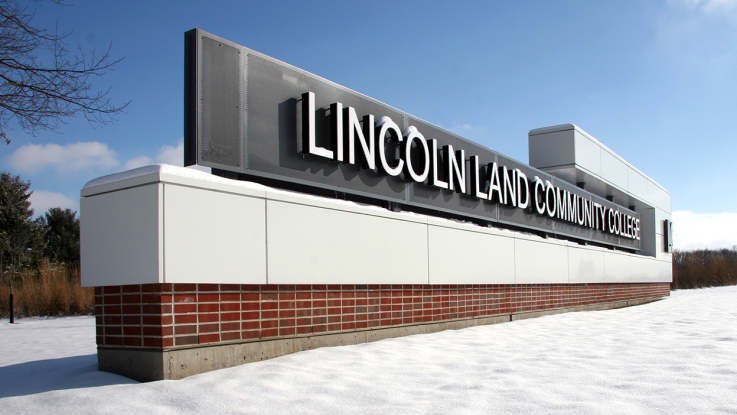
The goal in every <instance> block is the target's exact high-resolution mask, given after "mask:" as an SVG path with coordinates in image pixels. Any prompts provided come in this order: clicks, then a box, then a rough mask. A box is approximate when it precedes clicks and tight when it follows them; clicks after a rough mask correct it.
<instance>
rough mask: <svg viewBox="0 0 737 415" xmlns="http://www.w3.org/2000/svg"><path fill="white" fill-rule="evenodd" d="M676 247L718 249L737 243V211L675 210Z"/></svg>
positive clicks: (674, 234) (674, 240)
mask: <svg viewBox="0 0 737 415" xmlns="http://www.w3.org/2000/svg"><path fill="white" fill-rule="evenodd" d="M673 244H674V245H675V248H676V249H681V250H692V249H704V248H709V249H717V248H732V247H733V246H735V245H737V213H730V212H724V213H693V212H689V211H685V210H677V211H675V212H673Z"/></svg>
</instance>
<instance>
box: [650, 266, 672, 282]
mask: <svg viewBox="0 0 737 415" xmlns="http://www.w3.org/2000/svg"><path fill="white" fill-rule="evenodd" d="M650 267H651V269H652V273H653V278H654V281H657V282H671V281H673V265H672V264H671V262H669V261H650Z"/></svg>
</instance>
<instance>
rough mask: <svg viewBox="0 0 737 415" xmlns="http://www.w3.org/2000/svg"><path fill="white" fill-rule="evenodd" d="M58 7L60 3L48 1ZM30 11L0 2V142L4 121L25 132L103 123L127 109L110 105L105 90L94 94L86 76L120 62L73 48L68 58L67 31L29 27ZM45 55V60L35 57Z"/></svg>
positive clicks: (11, 1)
mask: <svg viewBox="0 0 737 415" xmlns="http://www.w3.org/2000/svg"><path fill="white" fill-rule="evenodd" d="M52 2H54V3H57V4H62V3H61V0H56V1H54V0H52ZM34 16H35V11H29V10H28V8H27V7H25V6H21V5H20V4H19V3H18V2H17V1H14V0H0V140H4V141H5V143H6V144H9V143H10V139H9V138H8V137H7V136H6V130H7V129H9V126H8V123H9V122H10V121H11V120H15V121H16V122H17V123H18V125H19V126H20V127H21V128H23V129H24V130H25V131H27V132H30V133H31V134H34V135H35V133H36V132H38V131H40V130H52V131H55V130H57V129H58V128H59V126H60V125H61V124H65V118H68V117H73V116H76V115H79V114H82V115H83V116H84V117H85V118H86V119H87V120H88V121H89V122H91V123H96V124H99V125H105V124H107V123H109V122H111V121H114V120H115V119H114V118H113V117H114V116H115V115H116V114H119V113H121V112H122V111H123V109H124V108H125V107H126V106H127V105H128V103H124V104H122V105H119V106H116V105H113V104H112V103H111V102H110V99H109V98H108V93H109V92H110V89H108V90H106V91H99V92H94V91H93V90H92V84H91V83H90V77H92V76H101V75H104V74H105V73H106V72H107V71H108V70H112V69H113V67H114V66H115V65H116V64H117V63H119V62H120V61H121V60H122V59H118V60H113V59H112V58H111V57H110V47H108V49H107V50H105V51H104V52H102V53H100V52H98V51H95V50H94V49H93V50H92V51H90V52H85V51H84V50H82V48H81V46H79V45H78V46H77V51H78V53H77V54H76V55H74V56H72V55H70V51H69V45H68V43H67V39H68V37H69V35H70V34H71V33H58V32H57V31H55V32H54V33H50V32H48V31H47V30H46V29H42V28H39V27H37V26H34V25H33V24H32V20H33V18H34ZM48 54H50V56H51V59H44V61H49V63H48V64H47V63H43V62H42V61H41V59H40V58H39V56H41V55H48Z"/></svg>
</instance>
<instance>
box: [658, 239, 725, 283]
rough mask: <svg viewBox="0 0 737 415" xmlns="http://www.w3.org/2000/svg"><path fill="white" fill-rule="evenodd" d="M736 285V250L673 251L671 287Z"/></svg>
mask: <svg viewBox="0 0 737 415" xmlns="http://www.w3.org/2000/svg"><path fill="white" fill-rule="evenodd" d="M724 285H737V250H735V249H734V248H733V249H720V250H709V249H704V250H698V251H678V250H676V251H675V252H673V283H672V284H671V288H673V289H684V288H704V287H718V286H724Z"/></svg>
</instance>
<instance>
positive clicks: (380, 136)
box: [376, 116, 404, 176]
mask: <svg viewBox="0 0 737 415" xmlns="http://www.w3.org/2000/svg"><path fill="white" fill-rule="evenodd" d="M376 130H377V137H376V142H377V144H378V148H377V149H376V154H377V155H378V158H379V163H378V165H379V170H380V171H381V172H382V173H384V174H388V175H390V176H399V173H401V172H402V168H403V167H404V160H402V159H401V158H400V159H399V162H398V163H397V166H396V167H391V166H389V163H388V162H387V161H386V151H385V150H386V148H385V145H384V137H386V136H387V135H390V136H393V137H394V139H395V140H397V141H399V142H401V141H403V140H404V139H403V138H402V132H401V131H400V130H399V126H398V125H397V124H396V123H395V122H394V121H392V119H391V118H389V117H386V116H384V117H381V119H380V120H379V122H378V123H377V124H376Z"/></svg>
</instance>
